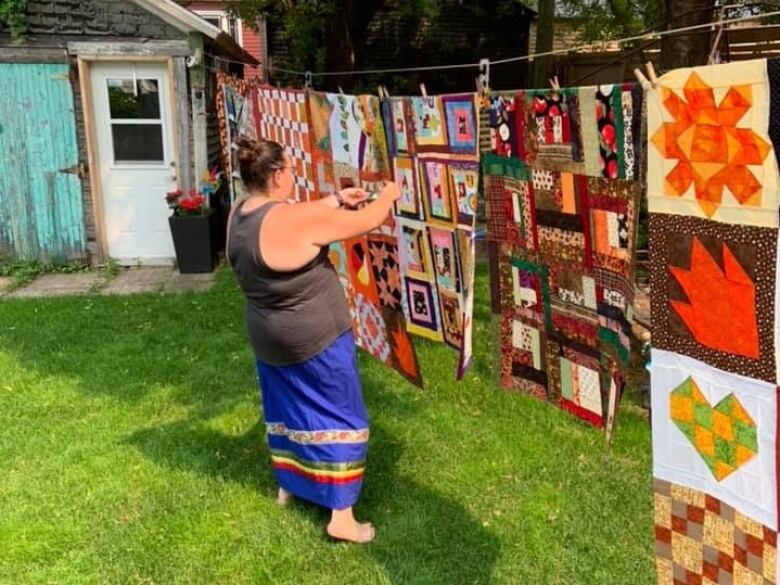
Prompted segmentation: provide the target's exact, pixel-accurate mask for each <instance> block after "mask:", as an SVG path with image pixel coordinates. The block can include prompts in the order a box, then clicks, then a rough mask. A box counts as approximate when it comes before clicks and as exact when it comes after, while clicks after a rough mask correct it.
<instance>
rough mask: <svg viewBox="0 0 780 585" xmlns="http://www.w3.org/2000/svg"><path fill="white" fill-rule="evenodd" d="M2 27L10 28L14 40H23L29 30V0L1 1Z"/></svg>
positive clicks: (0, 24)
mask: <svg viewBox="0 0 780 585" xmlns="http://www.w3.org/2000/svg"><path fill="white" fill-rule="evenodd" d="M0 28H8V30H9V31H10V32H11V37H13V38H14V40H17V41H19V40H21V38H22V35H24V33H25V32H27V0H3V1H2V2H0Z"/></svg>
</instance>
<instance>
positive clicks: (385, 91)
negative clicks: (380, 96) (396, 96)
mask: <svg viewBox="0 0 780 585" xmlns="http://www.w3.org/2000/svg"><path fill="white" fill-rule="evenodd" d="M382 91H383V92H384V93H385V98H387V99H390V92H389V91H388V89H387V86H386V85H383V86H382Z"/></svg>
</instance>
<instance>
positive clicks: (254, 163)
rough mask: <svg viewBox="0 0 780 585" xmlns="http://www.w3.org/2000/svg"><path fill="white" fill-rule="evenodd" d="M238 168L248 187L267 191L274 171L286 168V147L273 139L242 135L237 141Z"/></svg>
mask: <svg viewBox="0 0 780 585" xmlns="http://www.w3.org/2000/svg"><path fill="white" fill-rule="evenodd" d="M236 146H237V147H238V168H239V171H240V172H241V180H242V181H244V185H246V188H247V189H250V190H251V189H259V190H261V191H265V190H266V189H267V188H268V179H269V178H270V177H271V175H272V174H273V172H274V171H277V170H279V169H282V168H284V147H282V145H281V144H279V143H278V142H273V141H272V140H264V139H263V138H260V139H259V140H252V139H251V138H246V137H242V138H239V139H238V140H237V141H236Z"/></svg>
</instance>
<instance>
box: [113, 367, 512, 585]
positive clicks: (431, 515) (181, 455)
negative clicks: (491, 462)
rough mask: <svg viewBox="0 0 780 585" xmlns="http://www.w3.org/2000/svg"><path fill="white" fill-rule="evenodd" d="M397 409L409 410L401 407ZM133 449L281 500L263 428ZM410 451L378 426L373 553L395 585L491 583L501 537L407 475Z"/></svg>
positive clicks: (190, 429) (320, 515) (179, 435)
mask: <svg viewBox="0 0 780 585" xmlns="http://www.w3.org/2000/svg"><path fill="white" fill-rule="evenodd" d="M366 385H370V382H369V383H368V384H364V386H366ZM369 391H370V390H369ZM402 402H403V401H402ZM396 406H400V407H401V409H404V407H403V406H402V405H401V404H400V403H396ZM128 442H129V443H130V444H132V445H134V446H135V447H136V448H137V449H139V450H140V451H141V452H142V453H144V454H145V455H146V456H147V457H149V458H150V459H152V460H154V461H155V462H157V463H158V464H163V465H167V466H169V467H174V468H177V469H184V470H187V471H195V472H197V473H202V474H205V475H210V476H216V477H219V478H221V479H223V480H227V481H232V482H236V483H239V484H242V485H245V486H249V487H251V488H252V489H255V490H257V492H258V496H259V497H264V498H274V497H275V494H276V489H277V486H276V482H275V480H274V477H273V474H272V472H271V467H270V463H269V459H270V458H269V454H268V448H267V444H266V440H265V427H264V425H263V424H262V421H258V423H257V424H256V425H254V426H253V427H252V428H251V429H250V430H249V431H247V432H246V433H244V434H243V435H241V436H229V435H225V434H222V433H220V432H218V431H215V430H211V429H207V428H204V426H202V425H199V424H198V421H197V420H191V421H185V422H179V423H174V424H171V425H166V426H163V427H156V428H150V429H144V430H140V431H138V432H136V433H135V434H133V435H132V436H131V437H130V438H129V439H128ZM402 450H403V448H402V445H400V444H399V443H398V442H397V441H395V440H394V439H393V437H392V436H391V435H390V434H389V433H388V432H387V431H386V430H385V429H384V428H383V427H382V426H381V425H379V424H372V425H371V439H370V444H369V456H368V457H369V459H368V469H367V476H366V480H365V483H364V486H363V493H362V494H361V500H360V502H359V504H358V508H357V510H358V514H359V516H360V517H361V518H366V519H368V520H371V521H372V522H373V523H374V524H375V525H376V526H377V540H376V541H375V542H374V543H372V544H371V545H369V547H368V549H367V550H368V551H370V554H371V555H372V556H373V557H374V558H375V559H376V560H377V562H379V563H380V564H381V565H382V566H383V567H384V569H385V571H386V574H387V576H388V578H389V579H390V581H391V582H392V583H395V584H399V585H401V584H403V585H407V584H412V583H447V584H450V585H455V584H460V583H464V584H465V583H469V584H480V583H490V582H491V574H492V571H493V566H494V564H495V562H496V558H497V556H498V554H499V548H500V543H499V540H498V538H497V537H496V536H495V535H493V534H491V533H490V532H489V531H488V530H486V529H485V528H484V527H483V526H482V524H481V522H480V521H479V520H478V519H476V518H474V517H473V516H471V515H470V514H469V512H468V511H467V510H466V509H465V508H464V507H463V505H462V504H460V503H457V502H454V501H452V500H451V499H449V498H448V497H446V496H444V495H442V494H439V493H437V492H436V491H434V490H433V489H431V488H430V487H427V486H425V485H423V483H421V482H419V481H417V480H415V479H412V478H409V477H405V476H402V475H399V473H398V472H397V469H396V463H397V461H398V460H399V458H400V457H401V453H402ZM290 512H291V513H299V514H303V515H304V516H305V517H307V518H309V519H310V520H311V521H312V522H313V523H316V524H318V525H320V524H321V525H324V524H325V522H326V519H327V511H326V510H325V509H323V508H319V507H317V506H314V505H309V504H307V503H296V504H295V505H294V506H293V507H292V509H291V510H290ZM323 538H324V536H323Z"/></svg>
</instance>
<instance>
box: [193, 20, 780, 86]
mask: <svg viewBox="0 0 780 585" xmlns="http://www.w3.org/2000/svg"><path fill="white" fill-rule="evenodd" d="M772 16H780V10H775V11H773V12H767V13H766V14H760V15H754V14H751V15H746V16H740V17H736V18H728V19H723V20H715V21H711V22H708V23H704V24H695V25H691V26H685V27H680V28H674V29H669V30H665V31H658V32H646V33H642V34H637V35H632V36H628V37H623V38H619V39H605V40H602V41H595V42H591V43H586V44H583V45H578V46H575V47H571V48H568V49H554V50H552V51H545V52H541V53H530V54H528V55H520V56H517V57H508V58H506V59H497V60H495V61H493V60H490V61H489V64H490V65H491V66H493V65H503V64H505V63H517V62H520V61H533V60H534V59H536V58H539V57H550V56H554V55H565V54H569V53H576V52H579V51H586V50H590V49H596V48H599V47H602V46H604V45H606V44H617V45H623V44H626V43H630V42H633V41H639V40H657V39H660V38H663V37H666V36H670V35H676V34H680V33H685V32H692V31H696V30H702V29H706V28H714V27H722V26H725V25H728V24H735V23H739V22H745V21H748V20H755V19H756V18H768V17H772ZM206 55H208V56H209V57H212V58H213V59H215V60H217V61H221V62H223V63H236V64H239V65H247V64H246V63H244V62H243V61H236V60H234V59H226V58H224V57H219V56H217V55H212V54H210V53H206ZM480 65H481V63H480V62H476V63H458V64H451V65H426V66H423V67H394V68H389V69H362V70H356V71H324V72H312V71H296V70H294V69H282V68H279V67H271V66H270V65H268V64H266V63H261V64H260V65H259V66H258V67H262V68H263V69H265V70H266V71H271V70H273V71H274V72H279V73H287V74H290V75H302V76H311V77H328V76H334V75H369V74H379V73H413V72H417V71H439V70H449V69H469V68H477V67H480Z"/></svg>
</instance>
